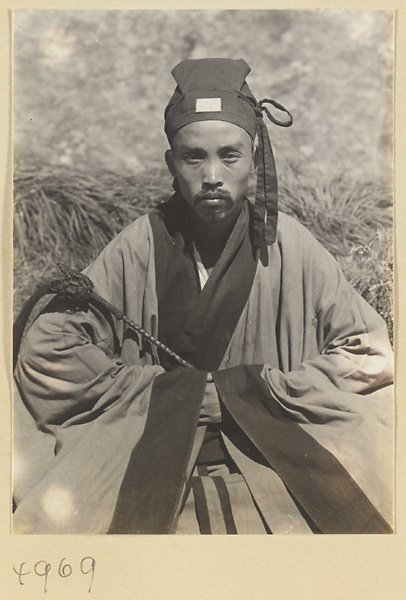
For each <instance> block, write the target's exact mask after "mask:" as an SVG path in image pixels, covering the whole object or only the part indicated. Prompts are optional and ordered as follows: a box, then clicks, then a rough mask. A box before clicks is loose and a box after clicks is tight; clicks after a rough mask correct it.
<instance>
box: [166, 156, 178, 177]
mask: <svg viewBox="0 0 406 600" xmlns="http://www.w3.org/2000/svg"><path fill="white" fill-rule="evenodd" d="M165 162H166V166H167V167H168V169H169V172H170V174H171V175H172V177H176V171H175V166H174V164H173V152H172V150H167V151H166V152H165Z"/></svg>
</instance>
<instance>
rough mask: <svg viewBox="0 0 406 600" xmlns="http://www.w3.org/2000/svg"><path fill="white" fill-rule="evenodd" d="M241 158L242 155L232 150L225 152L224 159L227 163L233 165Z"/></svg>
mask: <svg viewBox="0 0 406 600" xmlns="http://www.w3.org/2000/svg"><path fill="white" fill-rule="evenodd" d="M240 157H241V155H240V153H239V152H236V151H232V150H230V151H228V152H225V153H224V154H223V157H222V158H223V160H224V162H226V163H233V162H236V161H237V160H238V159H239V158H240Z"/></svg>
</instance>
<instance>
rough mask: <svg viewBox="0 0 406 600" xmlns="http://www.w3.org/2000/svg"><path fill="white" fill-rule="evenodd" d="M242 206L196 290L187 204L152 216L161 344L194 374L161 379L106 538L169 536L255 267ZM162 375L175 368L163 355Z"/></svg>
mask: <svg viewBox="0 0 406 600" xmlns="http://www.w3.org/2000/svg"><path fill="white" fill-rule="evenodd" d="M249 211H250V208H249V206H248V203H247V202H246V203H244V206H243V210H242V211H241V214H240V216H239V218H238V220H237V223H236V225H235V227H234V230H233V231H232V233H231V235H230V238H229V240H228V242H227V244H226V247H225V249H224V252H223V253H222V256H221V258H220V260H219V261H218V263H217V265H216V266H215V268H214V269H213V272H212V274H211V276H210V278H209V280H208V282H207V284H206V285H205V287H204V289H203V290H202V291H200V285H199V281H198V274H197V272H196V269H195V265H194V260H193V255H192V252H191V240H190V234H189V227H188V223H187V216H186V215H187V210H186V207H185V205H184V201H183V200H182V199H181V198H180V197H178V196H174V197H172V198H171V200H170V201H169V202H167V203H165V204H163V205H162V206H160V207H158V208H157V209H156V210H155V211H153V212H152V213H151V215H150V222H151V227H152V230H153V234H154V249H155V268H156V288H157V296H158V314H159V319H158V329H159V334H158V337H159V339H160V340H161V341H162V342H163V343H164V344H166V345H167V346H169V348H171V349H172V350H174V351H175V352H176V353H177V354H179V355H180V356H182V358H185V359H186V360H188V361H189V362H191V363H192V364H193V365H194V366H196V367H197V369H200V371H198V370H197V369H184V368H177V369H175V370H174V371H173V372H171V373H165V374H162V375H158V376H157V377H156V378H155V381H154V383H153V386H152V392H151V399H150V407H149V411H148V417H147V421H146V426H145V431H144V434H143V436H142V438H141V440H140V442H139V443H138V444H137V446H136V447H135V449H134V450H133V452H132V454H131V457H130V461H129V464H128V467H127V470H126V473H125V476H124V479H123V482H122V485H121V488H120V491H119V496H118V500H117V504H116V508H115V512H114V516H113V520H112V523H111V526H110V530H109V533H169V532H170V531H171V527H172V526H173V523H174V520H175V519H176V515H177V511H178V508H179V504H180V501H181V498H182V492H183V490H184V485H185V474H186V468H187V465H188V462H189V459H190V455H191V450H192V446H193V441H194V437H195V432H196V428H197V423H198V418H199V413H200V408H201V403H202V399H203V394H204V389H205V384H206V371H211V370H214V369H217V368H218V367H219V365H220V362H221V360H222V358H223V356H224V354H225V352H226V350H227V347H228V344H229V342H230V339H231V336H232V334H233V332H234V329H235V326H236V324H237V321H238V319H239V317H240V315H241V312H242V310H243V308H244V306H245V303H246V302H247V299H248V296H249V294H250V291H251V287H252V282H253V280H254V276H255V270H256V258H255V255H254V253H253V250H252V245H251V237H250V219H249ZM161 363H162V364H163V365H164V366H165V368H166V369H167V370H171V369H173V368H174V365H173V364H171V363H170V361H169V360H168V359H167V358H166V357H165V356H161Z"/></svg>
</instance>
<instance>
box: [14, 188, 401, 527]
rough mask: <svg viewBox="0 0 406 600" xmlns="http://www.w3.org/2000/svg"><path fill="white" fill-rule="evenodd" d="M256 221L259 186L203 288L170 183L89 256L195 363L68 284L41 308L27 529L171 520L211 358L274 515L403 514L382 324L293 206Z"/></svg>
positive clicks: (225, 435)
mask: <svg viewBox="0 0 406 600" xmlns="http://www.w3.org/2000/svg"><path fill="white" fill-rule="evenodd" d="M252 237H253V236H252V208H251V205H250V204H249V202H248V201H247V202H246V203H244V205H243V209H242V211H241V214H240V216H239V218H238V220H237V223H236V225H235V227H234V229H233V231H232V233H231V235H230V237H229V239H228V241H227V244H226V246H225V249H224V251H223V253H222V255H221V257H220V259H219V261H218V263H217V264H216V265H215V267H214V269H213V271H212V273H211V274H210V277H209V279H208V281H207V283H206V285H205V286H204V288H203V289H200V284H199V274H198V270H197V266H196V261H195V259H194V256H193V241H192V239H191V237H190V228H189V225H188V219H187V210H186V208H185V206H184V201H183V200H182V198H180V197H179V196H177V195H176V194H175V196H174V197H172V198H171V199H170V200H169V201H168V202H166V203H163V204H162V205H160V206H159V207H157V208H156V209H155V210H154V211H152V212H151V213H150V214H149V215H144V216H143V217H141V218H139V219H137V220H136V221H134V222H133V223H132V224H131V225H129V226H128V227H127V228H126V229H124V230H123V232H122V233H121V234H119V235H118V236H117V237H116V238H115V239H114V240H113V241H112V242H111V243H110V244H109V245H108V246H107V247H106V248H105V249H104V251H103V252H102V253H101V254H100V256H99V257H98V258H97V259H96V260H95V261H94V263H93V264H92V265H90V266H89V267H88V268H87V269H86V270H85V274H86V275H87V276H88V277H90V278H91V279H92V281H93V282H94V284H95V291H96V292H97V293H98V294H99V295H100V296H102V297H104V298H105V299H106V300H108V301H109V302H110V303H111V304H113V305H115V306H117V307H118V308H119V309H120V310H123V311H124V313H125V314H126V315H127V316H128V317H129V318H130V319H132V320H133V321H135V322H136V323H138V324H140V325H141V326H142V327H143V328H144V329H146V330H147V331H149V332H150V333H152V335H154V336H156V337H158V338H159V339H160V340H161V341H162V342H164V343H165V344H166V345H168V346H169V347H170V348H171V349H172V350H174V351H176V352H177V353H178V354H179V355H180V356H182V357H183V358H184V359H186V360H188V361H189V362H190V363H192V364H193V365H194V367H195V368H189V369H188V368H185V367H179V366H177V365H176V363H174V362H173V360H172V359H170V358H169V357H168V356H166V355H165V354H164V353H162V352H160V351H158V350H157V349H156V347H155V346H153V345H151V344H150V343H149V342H147V341H146V340H144V339H142V338H141V337H140V336H139V335H138V334H136V333H135V332H133V331H132V330H131V329H129V328H128V327H127V326H125V325H124V323H123V321H118V320H117V319H116V318H115V317H113V316H112V315H111V314H109V313H108V312H106V311H105V310H104V308H103V307H101V306H99V307H98V306H97V305H96V306H93V305H88V304H87V303H86V302H76V303H73V304H72V302H68V301H64V300H60V299H56V300H52V301H51V302H50V304H49V306H48V307H47V309H46V310H45V311H44V312H43V313H42V314H41V315H40V316H39V317H38V318H37V319H36V321H35V323H34V324H33V326H31V328H30V329H29V331H28V332H27V334H26V336H25V340H24V343H23V345H22V348H21V352H20V357H19V361H18V364H17V368H16V373H15V379H16V383H17V387H18V393H17V394H16V398H15V445H14V495H15V502H16V506H17V508H16V511H15V514H14V520H13V523H14V531H15V532H16V533H36V534H38V533H82V534H86V533H174V532H176V529H177V524H178V522H179V517H180V515H181V513H182V509H183V507H184V503H185V499H186V497H187V494H188V485H189V481H190V478H191V475H192V472H193V469H194V467H195V464H196V460H197V458H198V456H199V452H200V448H201V445H202V443H203V440H204V437H205V432H206V428H205V427H204V426H201V425H199V414H200V409H201V404H202V399H203V396H204V393H205V389H206V385H207V384H206V380H207V373H208V372H210V373H212V374H213V378H214V385H215V386H216V390H217V392H218V395H219V399H220V402H221V407H222V413H223V424H222V426H221V427H220V435H221V438H222V444H223V447H224V448H225V449H226V452H227V454H228V455H229V456H230V457H231V458H232V460H233V463H234V464H235V465H237V467H238V470H239V472H240V473H241V475H242V477H243V478H244V481H245V483H246V485H247V486H248V489H249V492H250V494H251V496H252V498H253V501H254V502H255V505H256V507H257V509H258V511H259V512H260V514H261V518H262V519H263V521H264V523H265V524H266V527H267V529H268V530H269V532H271V533H274V534H278V533H279V534H285V533H312V532H319V533H390V532H391V531H392V529H391V527H392V524H393V516H392V496H393V492H392V487H393V483H392V472H393V456H392V449H393V437H392V429H393V400H392V387H391V383H392V351H391V346H390V342H389V340H388V336H387V332H386V326H385V324H384V322H383V320H382V318H381V317H380V316H379V315H378V314H377V313H376V312H375V311H374V310H373V309H372V308H371V307H370V306H369V305H368V304H367V303H366V302H365V301H364V300H363V299H362V298H361V297H360V296H359V295H358V294H357V292H356V291H355V290H354V289H353V288H352V287H351V286H350V285H349V284H348V283H347V282H346V280H345V278H344V276H343V274H342V272H341V270H340V269H339V267H338V265H337V263H336V261H335V260H334V259H333V258H332V257H331V255H330V254H329V253H328V252H327V251H326V250H325V249H324V248H323V247H322V246H321V245H320V244H319V243H318V242H317V241H316V240H315V238H314V237H313V236H312V235H311V234H310V232H309V231H308V230H307V229H305V228H304V227H303V226H301V225H300V224H299V223H297V222H296V221H295V220H294V219H292V218H290V217H288V216H287V215H285V214H283V213H280V214H279V220H278V233H277V241H276V243H274V244H272V245H271V246H269V247H267V246H266V245H265V246H262V247H261V248H260V250H259V251H258V252H257V251H255V249H254V248H253V244H252ZM209 385H213V384H209ZM20 395H21V400H20ZM258 457H259V458H258Z"/></svg>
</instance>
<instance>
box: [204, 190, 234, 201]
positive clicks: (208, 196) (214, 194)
mask: <svg viewBox="0 0 406 600" xmlns="http://www.w3.org/2000/svg"><path fill="white" fill-rule="evenodd" d="M215 198H221V199H222V200H231V199H232V198H231V195H230V193H229V192H227V190H217V191H216V190H213V191H211V192H209V191H203V192H199V193H198V194H196V196H195V202H201V201H202V200H214V199H215Z"/></svg>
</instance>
